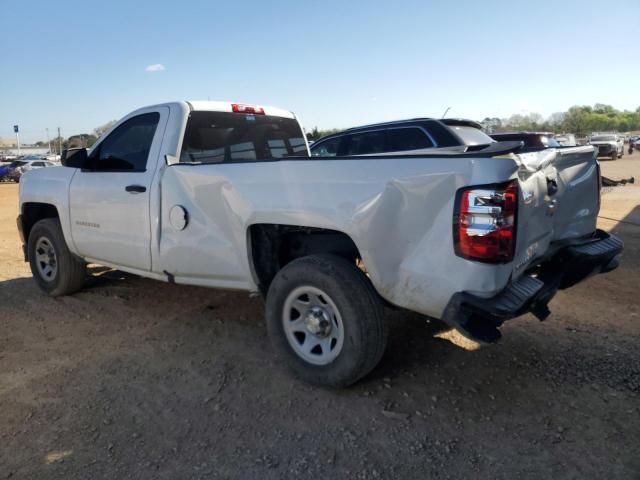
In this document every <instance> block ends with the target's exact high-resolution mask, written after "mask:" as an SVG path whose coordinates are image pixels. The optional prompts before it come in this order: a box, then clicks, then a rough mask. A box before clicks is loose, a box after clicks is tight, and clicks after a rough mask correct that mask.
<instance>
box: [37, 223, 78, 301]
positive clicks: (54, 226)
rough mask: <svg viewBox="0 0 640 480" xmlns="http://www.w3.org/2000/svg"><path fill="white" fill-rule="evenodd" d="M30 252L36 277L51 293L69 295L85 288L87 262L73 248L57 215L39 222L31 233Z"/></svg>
mask: <svg viewBox="0 0 640 480" xmlns="http://www.w3.org/2000/svg"><path fill="white" fill-rule="evenodd" d="M27 254H28V257H29V265H30V266H31V273H32V274H33V278H34V279H35V281H36V283H37V284H38V286H39V287H40V289H41V290H42V291H43V292H45V293H46V294H48V295H49V296H51V297H58V296H60V295H69V294H71V293H74V292H77V291H78V290H80V289H81V288H82V286H83V284H84V280H85V275H86V265H85V263H84V262H83V261H82V260H80V259H78V258H77V257H76V256H75V255H73V254H72V253H71V252H70V251H69V248H68V247H67V243H66V242H65V240H64V236H63V234H62V228H61V227H60V221H59V220H58V219H57V218H45V219H44V220H40V221H38V222H36V224H35V225H34V226H33V228H32V229H31V232H30V233H29V239H28V241H27ZM52 255H53V263H52V262H51V259H52ZM47 257H48V258H49V263H47V262H46V258H47Z"/></svg>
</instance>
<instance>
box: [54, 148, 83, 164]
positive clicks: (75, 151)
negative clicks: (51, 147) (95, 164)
mask: <svg viewBox="0 0 640 480" xmlns="http://www.w3.org/2000/svg"><path fill="white" fill-rule="evenodd" d="M88 158H89V157H88V155H87V149H86V148H67V149H66V150H63V151H62V156H61V157H60V163H61V164H62V165H63V166H65V167H71V168H84V167H85V165H86V164H87V159H88Z"/></svg>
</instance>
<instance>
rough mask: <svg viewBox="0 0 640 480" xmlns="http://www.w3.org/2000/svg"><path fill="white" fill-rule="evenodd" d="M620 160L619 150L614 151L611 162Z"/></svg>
mask: <svg viewBox="0 0 640 480" xmlns="http://www.w3.org/2000/svg"><path fill="white" fill-rule="evenodd" d="M617 159H618V150H614V152H613V153H612V154H611V160H617Z"/></svg>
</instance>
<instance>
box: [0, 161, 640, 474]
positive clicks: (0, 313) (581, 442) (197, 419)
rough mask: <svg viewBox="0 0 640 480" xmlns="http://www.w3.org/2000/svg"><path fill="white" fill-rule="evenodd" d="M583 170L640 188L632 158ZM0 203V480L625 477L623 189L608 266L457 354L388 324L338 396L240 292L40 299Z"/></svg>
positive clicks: (400, 324) (397, 322)
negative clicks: (302, 365) (615, 249)
mask: <svg viewBox="0 0 640 480" xmlns="http://www.w3.org/2000/svg"><path fill="white" fill-rule="evenodd" d="M603 170H604V172H605V174H609V175H610V176H612V177H622V176H625V177H628V176H631V175H635V176H636V178H640V155H638V154H636V155H634V157H633V158H629V157H628V156H625V157H624V159H623V160H619V161H617V162H603ZM17 194H18V189H17V187H16V186H15V185H6V184H0V259H1V260H0V406H1V408H0V478H19V479H23V478H47V479H49V478H64V479H80V478H83V479H84V478H91V479H99V478H110V479H121V478H135V479H141V478H161V479H177V478H180V479H182V478H185V479H186V478H241V479H253V478H255V479H270V478H274V479H275V478H315V479H318V478H358V479H365V478H366V479H377V478H390V479H391V478H394V479H397V478H420V479H424V478H470V477H476V478H504V479H512V478H519V479H539V478H635V479H638V478H640V348H639V346H640V343H639V341H640V297H639V295H638V287H639V286H640V256H639V255H638V253H639V252H638V250H639V248H640V207H639V206H638V205H639V204H640V186H637V185H636V186H625V187H616V188H613V189H609V191H607V193H606V194H605V195H604V199H603V202H604V203H603V210H602V212H601V215H602V217H603V218H602V226H603V227H604V228H607V229H613V230H615V231H616V232H618V233H619V234H620V235H621V236H622V237H623V239H624V240H625V242H626V252H625V258H624V261H623V263H622V266H621V267H620V268H619V269H618V270H617V271H615V272H613V273H611V274H608V275H601V276H599V277H596V278H592V279H590V280H588V281H587V282H585V283H583V284H581V285H579V286H577V287H575V288H573V289H571V290H569V291H565V292H561V293H559V294H558V296H557V297H556V298H555V299H554V301H553V302H552V305H551V306H552V310H553V312H554V313H553V315H552V316H551V317H550V318H549V319H548V320H547V321H546V322H544V323H540V322H538V321H537V320H536V319H535V318H533V317H531V316H526V317H523V318H520V319H517V320H513V321H511V322H510V323H509V324H508V325H506V326H505V327H504V328H503V334H504V338H503V340H502V341H501V342H500V343H499V344H497V345H492V346H488V347H483V348H480V349H476V350H469V349H463V348H460V347H458V346H455V345H453V344H452V343H450V342H449V341H447V340H445V339H442V338H439V337H437V336H435V335H437V334H439V333H440V332H441V331H442V329H443V326H442V325H441V324H440V323H439V322H435V321H431V322H427V321H426V320H425V319H424V318H423V317H420V316H418V315H413V314H409V313H405V312H390V313H389V324H390V329H391V336H390V342H389V348H388V351H387V353H386V355H385V357H384V358H383V360H382V363H381V364H380V366H379V367H378V368H377V369H376V370H375V371H374V372H373V374H371V375H370V376H369V377H368V378H366V379H365V380H364V381H362V382H360V383H359V384H357V385H356V386H354V387H352V388H350V389H348V390H343V391H326V390H322V389H317V388H312V387H309V386H307V385H304V384H301V383H299V382H297V381H295V380H292V379H291V377H290V376H289V375H288V373H287V372H286V371H284V370H282V369H281V368H280V366H279V365H278V364H277V363H276V362H275V361H274V358H273V356H272V352H271V349H270V346H269V343H268V340H267V337H266V332H265V325H264V320H263V306H262V302H261V300H260V299H257V298H248V296H247V295H246V294H244V293H234V292H222V291H213V290H206V289H200V288H193V287H175V286H170V285H167V284H163V283H158V282H153V281H150V280H144V279H140V278H136V277H132V276H128V275H125V274H121V273H119V272H113V271H106V272H104V271H100V270H95V271H94V278H93V280H92V282H91V285H90V286H89V287H88V288H87V289H86V290H85V291H83V292H81V293H79V294H77V295H74V296H72V297H66V298H60V299H51V298H47V297H45V296H43V295H42V294H41V293H40V292H39V291H38V290H37V288H36V286H35V284H34V282H33V281H32V280H31V278H30V272H29V270H28V267H27V265H26V264H25V263H23V262H22V260H21V255H20V245H19V240H18V236H17V233H16V229H15V214H16V208H17ZM604 217H606V218H604ZM618 220H624V222H628V223H622V222H619V221H618Z"/></svg>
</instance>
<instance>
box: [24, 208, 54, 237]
mask: <svg viewBox="0 0 640 480" xmlns="http://www.w3.org/2000/svg"><path fill="white" fill-rule="evenodd" d="M59 217H60V215H58V210H57V209H56V207H55V205H51V204H50V203H25V204H24V205H22V231H23V232H24V239H25V242H26V241H27V240H28V239H29V233H30V232H31V229H32V228H33V226H34V225H35V224H36V222H38V221H39V220H42V219H43V218H59Z"/></svg>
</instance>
